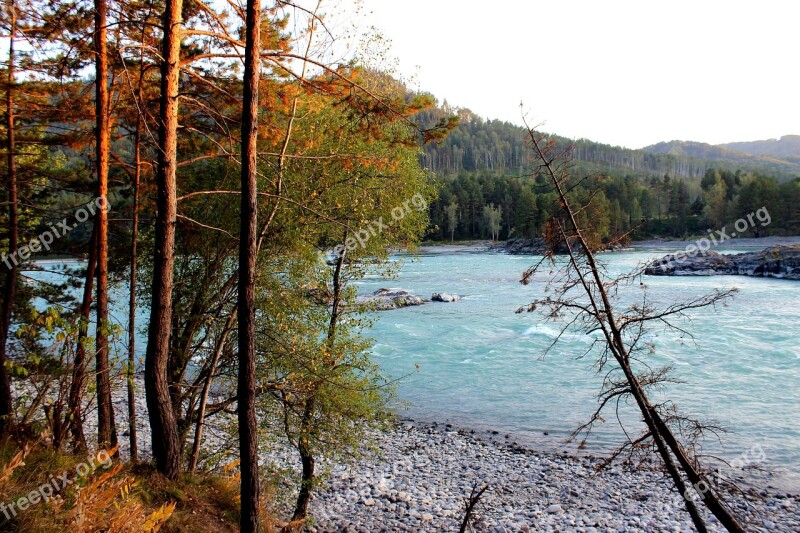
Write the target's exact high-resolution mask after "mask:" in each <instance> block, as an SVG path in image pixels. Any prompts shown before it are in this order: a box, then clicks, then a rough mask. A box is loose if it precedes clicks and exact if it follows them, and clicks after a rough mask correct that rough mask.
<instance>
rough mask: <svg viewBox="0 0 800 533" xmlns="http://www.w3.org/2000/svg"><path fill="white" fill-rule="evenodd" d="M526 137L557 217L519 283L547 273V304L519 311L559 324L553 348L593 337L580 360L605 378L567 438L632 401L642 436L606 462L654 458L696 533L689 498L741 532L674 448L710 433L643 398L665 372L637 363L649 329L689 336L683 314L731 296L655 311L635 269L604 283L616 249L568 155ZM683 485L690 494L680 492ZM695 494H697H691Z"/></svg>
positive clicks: (694, 460) (697, 520)
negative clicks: (635, 292)
mask: <svg viewBox="0 0 800 533" xmlns="http://www.w3.org/2000/svg"><path fill="white" fill-rule="evenodd" d="M526 126H527V124H526ZM528 133H529V145H530V148H531V150H532V151H533V154H534V156H535V159H536V160H537V162H538V169H537V172H538V173H539V174H541V175H543V176H544V177H545V178H546V179H547V180H548V182H549V184H550V185H551V186H552V188H553V191H554V192H555V193H556V194H557V198H558V201H559V204H560V210H558V212H557V214H556V215H555V216H554V217H553V218H552V219H551V220H550V221H549V223H548V225H547V230H546V234H545V238H546V240H547V241H548V244H549V249H550V252H549V253H548V254H547V255H546V256H545V258H543V259H542V261H540V262H539V263H538V264H537V265H535V266H533V267H532V268H531V269H529V270H528V271H527V272H525V274H524V275H523V278H522V282H523V283H524V284H527V283H530V282H531V280H532V279H533V276H534V274H535V273H536V272H537V271H538V270H540V269H541V268H542V266H543V265H553V268H554V273H553V274H552V275H550V276H549V278H548V280H549V281H548V282H547V288H548V290H547V291H546V294H548V296H546V297H544V298H541V299H538V300H535V301H533V302H532V303H531V304H530V305H529V306H528V307H527V308H522V309H520V311H522V310H523V309H524V310H527V311H529V312H530V311H534V310H537V309H538V310H541V311H542V312H543V313H544V314H545V316H546V317H547V318H548V319H550V320H554V321H557V322H559V323H561V324H562V330H561V335H559V336H558V337H557V338H556V340H555V341H554V343H553V345H555V343H557V342H558V339H560V338H561V336H562V335H563V334H564V333H566V332H567V331H568V330H572V331H580V332H583V333H586V334H596V335H597V336H596V337H595V340H594V341H593V342H592V344H591V346H590V348H589V349H588V350H587V352H586V353H585V354H584V355H586V354H589V353H595V354H597V356H598V359H597V363H596V368H597V369H598V372H600V373H604V375H605V378H604V383H603V388H602V391H601V394H600V399H599V407H598V409H597V411H596V412H595V413H594V415H593V416H592V417H591V419H590V420H589V422H587V423H586V424H584V425H583V426H581V427H580V428H578V430H576V432H575V434H574V435H578V434H581V433H584V434H586V435H588V433H589V432H591V430H592V427H593V426H594V424H595V423H596V422H598V421H601V420H602V417H601V413H602V411H603V410H604V409H605V408H607V407H609V406H612V405H615V404H616V405H617V406H618V405H619V402H621V401H622V400H625V399H629V398H633V399H634V401H635V403H636V405H637V406H638V408H639V411H640V414H641V417H642V420H643V422H644V423H645V426H646V428H645V430H644V432H643V434H641V435H640V436H639V437H638V438H635V439H634V438H630V437H628V440H627V441H626V442H625V444H623V446H622V447H621V448H620V449H619V450H618V451H617V453H615V454H614V456H615V457H616V456H617V455H619V454H620V453H622V452H623V451H625V450H628V451H630V452H636V451H642V450H654V451H655V452H656V453H657V454H658V457H660V458H661V461H662V462H663V464H664V467H665V468H666V470H667V472H668V473H669V475H670V477H671V478H672V481H673V483H674V485H675V487H676V489H677V490H678V492H679V494H681V495H683V496H684V498H683V500H684V504H685V507H686V510H687V512H688V513H689V515H690V516H691V518H692V521H693V523H694V525H695V527H696V528H697V530H698V531H700V532H704V531H707V529H706V526H705V522H704V519H703V516H702V515H701V513H700V512H699V510H698V509H697V507H696V506H695V504H694V499H693V495H695V494H696V495H697V496H699V498H700V500H702V502H703V503H704V504H705V506H706V508H707V509H708V510H709V511H710V512H711V513H712V514H713V515H714V516H715V517H716V518H717V520H719V522H720V523H721V524H722V525H723V526H724V527H725V528H726V529H727V530H728V531H731V532H743V531H744V529H743V528H742V526H741V524H740V523H739V522H738V520H737V519H736V518H735V517H734V516H733V514H732V513H731V511H730V510H729V509H728V507H727V506H726V505H725V503H724V502H723V500H722V498H721V497H720V495H719V493H718V491H717V490H716V489H715V488H714V486H713V485H712V484H711V482H710V481H709V479H708V478H707V476H706V474H705V473H704V471H703V470H702V469H701V467H700V466H699V461H698V457H697V456H696V455H695V454H694V453H693V452H691V451H690V450H693V449H694V444H695V443H694V442H691V443H688V444H685V443H681V441H680V439H679V438H678V437H676V433H678V434H679V435H682V429H683V428H684V427H686V426H687V425H691V426H692V427H693V428H695V429H696V431H694V432H693V433H692V434H691V435H690V437H693V438H695V439H699V438H702V437H703V435H704V434H705V433H706V432H707V431H708V430H712V431H713V430H714V429H717V428H714V427H706V426H704V424H703V423H702V422H699V421H696V420H691V419H689V418H687V417H683V416H680V415H678V414H677V410H676V409H675V407H674V405H673V404H671V403H670V402H663V403H653V402H652V401H651V399H650V397H649V395H648V392H647V391H648V390H649V389H651V388H652V387H653V386H658V385H661V384H664V383H666V382H668V381H669V380H670V379H671V378H670V377H669V368H660V369H653V368H651V367H650V366H649V365H648V364H647V363H646V362H645V361H644V358H645V356H646V355H647V354H648V353H650V352H651V351H652V350H653V349H654V345H653V344H652V343H649V342H648V340H647V339H648V332H649V331H650V330H651V329H652V327H654V326H659V327H663V328H666V329H667V330H670V331H674V332H678V333H680V334H682V335H691V334H690V333H689V332H688V331H687V330H685V329H684V328H682V327H681V326H680V325H679V324H680V323H682V322H683V321H685V320H689V319H690V317H689V315H688V313H689V312H690V311H692V310H695V309H700V308H706V307H714V306H716V305H720V304H724V303H725V301H726V300H728V299H729V298H730V297H731V296H732V294H733V293H734V290H717V291H715V292H714V293H712V294H709V295H705V296H701V297H698V298H695V299H692V300H689V301H683V302H680V303H675V304H671V305H669V306H667V307H666V308H660V307H658V306H656V305H655V304H654V303H653V302H651V301H650V300H649V299H648V297H647V291H646V286H645V285H644V284H643V283H642V282H641V277H642V275H643V267H640V268H639V269H637V270H635V271H634V272H631V273H630V274H627V275H623V276H621V277H616V278H614V277H611V276H609V275H608V273H607V271H606V270H605V268H604V265H603V264H602V262H600V261H598V260H597V259H596V257H595V253H596V252H599V251H603V250H605V249H607V248H608V247H609V246H613V245H615V244H617V242H618V241H613V242H611V243H605V244H604V243H601V242H600V240H599V238H598V235H597V234H596V233H597V232H595V231H593V227H592V226H593V221H592V216H591V210H592V199H593V195H591V194H589V195H588V197H587V196H586V195H584V196H583V197H581V195H579V194H578V192H577V186H578V185H581V184H582V183H583V182H584V179H582V178H575V177H573V176H572V174H571V172H570V162H571V149H570V148H563V147H559V146H557V145H556V143H555V141H554V140H552V139H549V138H548V137H547V136H546V135H545V134H542V133H539V132H537V131H536V130H535V129H534V128H530V127H529V126H528ZM623 237H624V236H623ZM557 249H560V250H562V251H564V252H565V253H566V257H565V260H563V261H562V260H558V262H560V264H559V265H556V264H557V261H556V259H555V252H556V250H557ZM635 282H638V283H639V286H640V287H641V289H642V298H641V301H638V302H637V303H634V304H629V305H626V304H625V303H623V302H622V301H621V289H622V288H624V287H630V286H632V285H634V284H635ZM553 345H551V348H552V346H553ZM626 435H627V432H626ZM687 482H688V484H689V485H690V486H691V490H690V489H688V488H687ZM700 487H702V490H698V488H700Z"/></svg>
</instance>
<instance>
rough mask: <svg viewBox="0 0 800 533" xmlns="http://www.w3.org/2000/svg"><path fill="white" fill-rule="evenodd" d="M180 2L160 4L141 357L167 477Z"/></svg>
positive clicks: (174, 460) (158, 455)
mask: <svg viewBox="0 0 800 533" xmlns="http://www.w3.org/2000/svg"><path fill="white" fill-rule="evenodd" d="M182 9H183V1H182V0H167V1H166V3H165V6H164V19H163V24H164V28H163V31H164V37H163V47H162V62H161V98H160V105H159V110H160V123H159V128H158V144H159V146H158V147H159V150H158V167H157V169H156V187H157V189H158V192H157V199H156V207H157V214H156V227H155V248H154V251H153V285H152V301H151V304H150V323H149V325H148V332H147V333H148V334H147V351H146V353H145V393H146V396H147V411H148V414H149V418H150V429H151V435H152V443H153V456H154V458H155V460H156V468H157V469H158V471H159V472H161V473H162V474H164V475H165V476H167V477H168V478H170V479H175V478H177V477H178V473H179V471H180V445H179V437H178V425H177V421H176V419H175V413H174V412H173V409H172V402H171V401H170V396H169V385H168V383H167V363H168V362H169V345H170V334H171V327H172V284H173V266H174V262H175V220H176V216H177V200H176V183H175V179H176V178H175V173H176V170H177V139H178V88H179V83H178V82H179V81H180V79H179V76H180V47H181V34H182V28H181V23H182V16H181V11H182Z"/></svg>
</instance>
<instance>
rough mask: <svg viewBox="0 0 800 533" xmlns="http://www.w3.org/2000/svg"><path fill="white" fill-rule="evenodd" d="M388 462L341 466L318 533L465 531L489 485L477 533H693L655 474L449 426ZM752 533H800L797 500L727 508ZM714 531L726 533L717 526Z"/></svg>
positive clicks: (414, 434) (315, 526)
mask: <svg viewBox="0 0 800 533" xmlns="http://www.w3.org/2000/svg"><path fill="white" fill-rule="evenodd" d="M377 439H378V446H379V449H380V453H379V454H377V455H375V456H374V457H373V458H372V459H367V460H363V461H361V462H359V463H357V464H354V465H352V466H336V467H334V468H333V469H332V472H331V474H330V476H329V479H328V482H327V487H324V488H321V489H319V490H318V491H317V492H316V495H315V497H314V499H313V501H312V504H311V508H312V512H313V515H314V521H313V523H312V525H311V528H310V531H316V532H318V533H321V532H380V531H385V532H391V531H415V532H438V531H458V528H459V526H460V523H461V519H462V517H463V509H464V498H465V496H467V495H469V493H470V491H471V490H472V487H473V486H475V485H476V484H479V485H480V484H482V483H486V484H488V485H489V488H488V489H487V491H486V492H485V494H484V496H483V498H482V499H481V503H480V504H479V505H478V507H477V511H476V513H475V521H474V522H473V524H472V527H473V530H474V531H486V532H496V533H500V532H534V531H535V532H557V531H559V532H560V531H577V532H638V531H642V532H680V531H694V527H693V525H692V523H691V520H690V518H689V516H688V514H687V513H686V512H685V511H684V510H683V508H682V500H681V498H680V496H678V495H677V493H676V492H674V491H671V490H670V481H669V479H668V478H667V477H665V475H664V473H663V472H660V471H658V470H655V469H647V470H638V471H635V472H634V471H630V470H629V469H627V468H626V467H624V466H622V465H615V466H611V467H609V468H607V469H605V470H603V471H601V472H599V473H598V472H596V468H595V467H596V466H597V465H598V464H599V463H600V459H598V458H593V457H578V456H570V455H564V454H557V453H542V452H539V451H535V450H531V449H527V448H524V447H520V446H516V445H506V444H503V443H500V442H494V441H490V440H487V439H484V438H480V437H477V436H475V435H474V434H472V433H470V432H469V431H465V430H456V429H454V428H452V427H446V426H436V427H434V426H416V425H413V424H409V423H401V424H398V425H397V426H396V427H395V428H394V429H393V430H389V431H387V432H384V433H382V434H381V435H380V436H377ZM728 501H730V502H731V505H732V507H733V510H734V512H735V514H736V516H738V517H739V519H740V520H742V521H743V522H744V526H745V529H746V530H747V531H785V532H797V531H800V508H799V507H798V505H799V504H800V498H798V495H797V494H789V493H785V492H777V491H773V492H770V491H759V490H756V489H748V490H746V491H744V492H743V493H741V494H738V495H735V496H731V497H729V498H728ZM708 521H709V524H710V528H709V530H710V531H724V529H723V528H722V527H721V526H720V525H719V524H717V523H716V522H715V520H714V518H713V517H709V518H708Z"/></svg>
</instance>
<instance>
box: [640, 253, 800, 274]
mask: <svg viewBox="0 0 800 533" xmlns="http://www.w3.org/2000/svg"><path fill="white" fill-rule="evenodd" d="M644 273H645V274H649V275H651V276H721V275H731V276H755V277H764V278H781V279H791V280H800V245H793V246H774V247H772V248H766V249H764V250H761V251H760V252H746V253H742V254H731V255H723V254H719V253H717V252H711V251H705V252H696V253H695V254H687V253H684V252H678V253H676V254H670V255H667V256H664V257H662V258H661V259H659V260H658V261H654V262H653V263H650V264H649V265H647V267H646V268H645V270H644Z"/></svg>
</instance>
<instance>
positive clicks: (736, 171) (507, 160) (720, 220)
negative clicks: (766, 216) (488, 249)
mask: <svg viewBox="0 0 800 533" xmlns="http://www.w3.org/2000/svg"><path fill="white" fill-rule="evenodd" d="M451 114H452V115H456V116H458V118H459V124H458V126H457V127H456V128H455V129H454V131H453V132H452V133H451V134H450V135H449V136H448V137H447V138H446V139H444V140H443V141H441V142H439V143H431V144H428V145H426V146H425V147H424V154H423V155H422V161H423V164H424V165H425V166H426V167H427V168H428V169H430V170H432V171H433V172H434V173H435V174H436V176H437V182H438V185H439V187H440V194H439V198H438V199H437V200H436V201H435V202H434V203H433V204H432V205H431V221H432V223H433V224H434V227H433V229H432V230H431V232H430V233H429V238H431V239H434V240H450V239H456V240H457V239H484V238H492V237H495V238H500V239H507V238H510V237H533V236H535V235H538V234H539V233H541V231H542V229H543V224H544V222H545V221H546V220H547V219H548V218H549V216H550V213H552V212H553V211H554V209H555V203H554V202H555V196H554V194H553V192H552V191H551V190H549V188H548V187H547V186H546V185H544V184H543V183H542V182H541V180H539V179H538V177H537V176H536V172H535V169H534V168H532V167H531V164H530V159H529V157H530V155H529V152H528V150H527V149H526V145H525V138H526V137H525V134H526V130H525V129H524V128H522V127H519V126H515V125H513V124H510V123H507V122H501V121H497V120H484V119H482V118H480V117H478V116H476V115H475V114H474V113H472V112H471V111H469V110H466V109H457V108H453V107H450V106H449V105H448V104H447V103H446V102H445V103H444V104H443V105H442V106H440V107H437V108H433V109H429V110H426V111H424V112H423V113H421V114H420V118H421V122H422V123H423V124H433V123H434V122H435V121H437V120H439V119H441V118H442V117H445V116H449V115H451ZM552 139H553V140H554V141H555V142H556V143H558V144H560V145H562V146H564V147H567V146H572V147H573V148H572V150H573V152H572V155H573V172H574V173H575V174H578V175H587V176H589V175H591V176H592V179H591V180H589V181H587V182H585V188H584V189H583V190H582V191H581V190H576V191H575V193H576V194H588V191H589V190H591V189H593V188H595V187H599V189H600V190H601V192H600V193H599V194H598V195H597V197H596V198H595V204H596V213H595V216H597V217H599V219H600V227H601V228H605V230H604V231H605V235H606V236H607V237H609V236H611V235H616V234H619V233H622V232H626V231H628V230H630V229H633V228H636V231H635V232H634V234H633V236H634V237H637V238H644V237H649V236H664V237H676V238H677V237H685V236H688V235H691V234H697V233H701V232H703V231H704V230H706V229H707V228H720V227H722V226H723V225H725V224H732V223H733V222H735V221H736V220H737V219H738V218H739V217H741V216H746V215H747V214H749V213H751V212H752V211H753V210H754V209H757V208H759V207H766V208H767V209H768V211H769V212H770V213H771V214H772V220H771V223H770V224H769V227H763V228H758V229H757V230H751V231H752V233H753V234H755V233H758V234H760V235H764V234H778V235H779V234H797V233H800V212H799V211H798V208H797V207H796V206H797V205H798V202H800V180H798V179H797V176H800V166H793V165H792V163H791V162H789V161H784V160H777V159H774V158H767V157H757V156H753V155H748V154H742V153H738V152H735V151H733V150H730V149H726V148H723V147H713V146H710V145H704V144H702V143H661V145H656V146H655V147H649V148H647V149H644V150H630V149H625V148H620V147H613V146H609V145H604V144H600V143H595V142H592V141H589V140H585V139H580V140H577V141H570V140H569V139H565V138H563V137H558V136H553V137H552ZM676 146H677V148H676Z"/></svg>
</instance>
